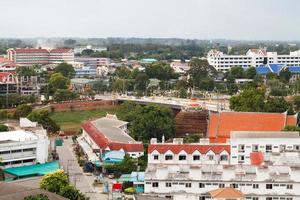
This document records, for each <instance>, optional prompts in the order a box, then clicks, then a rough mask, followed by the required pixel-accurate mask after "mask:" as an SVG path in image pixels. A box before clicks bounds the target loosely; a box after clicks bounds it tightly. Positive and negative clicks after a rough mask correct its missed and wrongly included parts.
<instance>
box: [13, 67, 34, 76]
mask: <svg viewBox="0 0 300 200" xmlns="http://www.w3.org/2000/svg"><path fill="white" fill-rule="evenodd" d="M16 72H17V74H18V76H36V75H37V73H36V71H35V70H34V68H33V67H18V68H17V70H16Z"/></svg>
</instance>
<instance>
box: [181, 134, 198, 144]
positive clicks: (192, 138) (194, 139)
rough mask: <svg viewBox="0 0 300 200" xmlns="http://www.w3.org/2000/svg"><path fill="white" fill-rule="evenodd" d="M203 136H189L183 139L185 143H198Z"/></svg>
mask: <svg viewBox="0 0 300 200" xmlns="http://www.w3.org/2000/svg"><path fill="white" fill-rule="evenodd" d="M202 137H203V134H189V135H187V136H185V137H184V138H183V142H184V143H198V142H199V140H200V138H202Z"/></svg>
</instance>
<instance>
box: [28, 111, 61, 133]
mask: <svg viewBox="0 0 300 200" xmlns="http://www.w3.org/2000/svg"><path fill="white" fill-rule="evenodd" d="M27 118H28V119H30V120H31V121H34V122H38V123H39V124H41V125H42V126H43V127H44V128H45V129H47V130H48V131H49V132H52V133H54V132H56V131H59V129H60V127H59V126H58V125H57V124H56V123H55V121H53V120H52V119H51V117H50V113H49V111H48V110H41V111H33V112H32V113H30V114H29V115H28V116H27Z"/></svg>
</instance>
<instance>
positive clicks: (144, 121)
mask: <svg viewBox="0 0 300 200" xmlns="http://www.w3.org/2000/svg"><path fill="white" fill-rule="evenodd" d="M131 112H133V113H134V114H135V118H134V120H133V121H131V122H130V123H131V124H130V127H129V130H130V134H131V135H132V136H133V137H134V138H135V139H137V140H142V141H144V142H146V141H149V140H150V138H162V136H163V135H164V136H165V137H166V139H168V138H171V137H173V136H174V132H175V122H174V116H173V112H172V110H171V109H170V108H168V107H164V106H159V105H157V104H149V105H146V106H144V107H137V109H135V110H133V111H131Z"/></svg>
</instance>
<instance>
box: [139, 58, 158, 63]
mask: <svg viewBox="0 0 300 200" xmlns="http://www.w3.org/2000/svg"><path fill="white" fill-rule="evenodd" d="M153 62H157V60H156V59H155V58H143V59H141V63H153Z"/></svg>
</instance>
